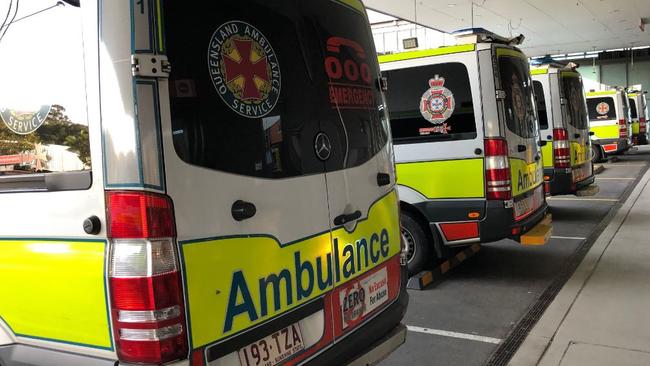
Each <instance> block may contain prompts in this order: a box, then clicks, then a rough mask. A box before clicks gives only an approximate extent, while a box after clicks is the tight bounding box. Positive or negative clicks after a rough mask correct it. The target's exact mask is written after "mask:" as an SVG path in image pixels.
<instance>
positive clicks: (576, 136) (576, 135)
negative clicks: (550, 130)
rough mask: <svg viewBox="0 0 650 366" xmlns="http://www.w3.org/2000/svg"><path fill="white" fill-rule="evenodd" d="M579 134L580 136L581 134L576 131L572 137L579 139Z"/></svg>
mask: <svg viewBox="0 0 650 366" xmlns="http://www.w3.org/2000/svg"><path fill="white" fill-rule="evenodd" d="M580 136H581V135H580V134H579V133H576V134H575V135H573V137H575V138H577V139H579V138H580Z"/></svg>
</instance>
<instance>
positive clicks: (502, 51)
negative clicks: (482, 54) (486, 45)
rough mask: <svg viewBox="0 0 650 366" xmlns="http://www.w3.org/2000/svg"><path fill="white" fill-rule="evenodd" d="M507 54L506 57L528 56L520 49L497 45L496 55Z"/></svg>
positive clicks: (524, 57)
mask: <svg viewBox="0 0 650 366" xmlns="http://www.w3.org/2000/svg"><path fill="white" fill-rule="evenodd" d="M501 56H508V57H519V58H523V59H526V60H528V57H526V55H524V54H523V53H522V52H521V51H517V50H514V49H511V48H504V47H499V48H497V57H501Z"/></svg>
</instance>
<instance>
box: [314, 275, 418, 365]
mask: <svg viewBox="0 0 650 366" xmlns="http://www.w3.org/2000/svg"><path fill="white" fill-rule="evenodd" d="M406 281H408V275H407V274H406V272H405V271H402V290H401V291H400V295H399V297H398V298H397V300H396V301H395V302H393V303H392V304H391V305H390V306H389V307H388V308H386V309H384V311H382V312H381V313H380V314H379V315H378V316H376V317H375V318H374V319H372V320H371V321H369V322H368V323H366V324H365V325H363V326H361V327H360V328H358V329H356V330H355V331H354V332H352V333H351V334H350V335H348V336H347V337H346V338H344V339H342V340H341V341H339V342H338V343H336V344H335V345H333V346H332V347H330V348H328V349H327V350H326V351H325V352H323V353H321V354H320V355H319V356H318V357H317V358H315V359H313V360H312V361H310V362H308V363H307V365H309V366H315V365H323V366H331V365H343V364H345V362H350V363H349V365H353V366H367V365H374V364H376V363H378V362H379V361H381V360H382V359H384V358H385V357H386V356H388V354H390V353H391V352H392V351H393V350H394V349H396V348H397V347H399V346H400V345H401V344H402V343H404V340H405V337H406V327H405V326H404V325H402V324H401V321H402V318H403V317H404V314H405V313H406V307H407V306H408V302H409V296H408V293H407V292H406V287H405V286H406Z"/></svg>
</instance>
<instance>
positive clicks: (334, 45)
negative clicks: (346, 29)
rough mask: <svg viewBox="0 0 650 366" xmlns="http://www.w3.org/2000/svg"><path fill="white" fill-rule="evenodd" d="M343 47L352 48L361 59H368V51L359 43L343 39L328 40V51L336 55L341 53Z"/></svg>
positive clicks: (331, 38)
mask: <svg viewBox="0 0 650 366" xmlns="http://www.w3.org/2000/svg"><path fill="white" fill-rule="evenodd" d="M341 46H346V47H350V48H352V49H353V50H354V51H355V52H356V54H357V56H358V57H359V58H361V59H365V58H366V51H365V50H364V49H363V47H361V45H360V44H358V43H357V42H355V41H353V40H351V39H347V38H343V37H330V38H329V39H328V40H327V50H328V51H330V52H334V53H341Z"/></svg>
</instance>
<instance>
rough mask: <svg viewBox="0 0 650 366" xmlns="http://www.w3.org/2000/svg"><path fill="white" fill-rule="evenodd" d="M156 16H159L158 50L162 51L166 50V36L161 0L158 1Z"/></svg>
mask: <svg viewBox="0 0 650 366" xmlns="http://www.w3.org/2000/svg"><path fill="white" fill-rule="evenodd" d="M156 16H157V17H158V24H157V26H158V50H159V51H160V52H162V53H164V52H165V38H164V36H163V16H162V5H161V4H160V0H157V1H156Z"/></svg>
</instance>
